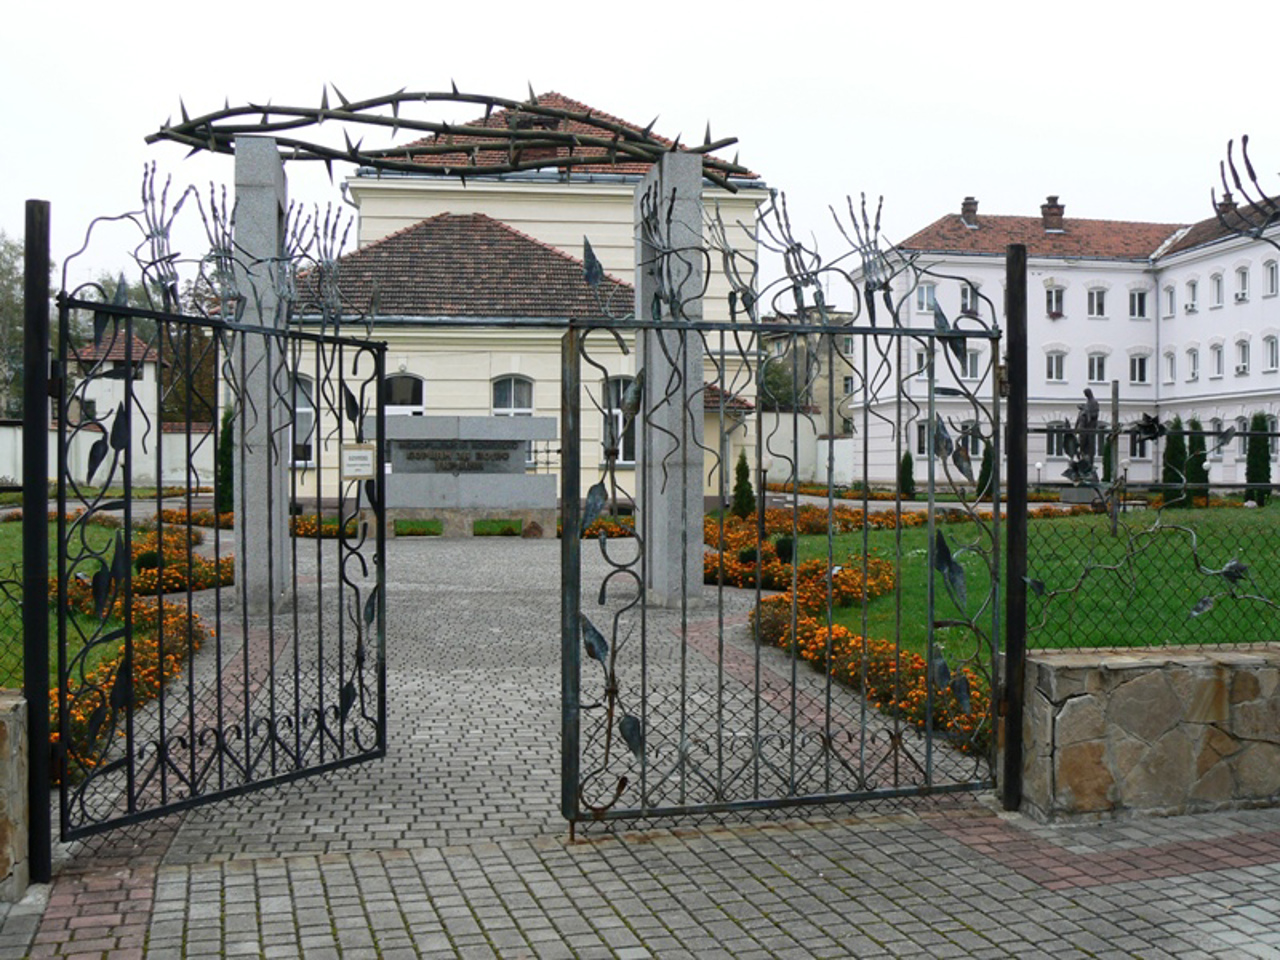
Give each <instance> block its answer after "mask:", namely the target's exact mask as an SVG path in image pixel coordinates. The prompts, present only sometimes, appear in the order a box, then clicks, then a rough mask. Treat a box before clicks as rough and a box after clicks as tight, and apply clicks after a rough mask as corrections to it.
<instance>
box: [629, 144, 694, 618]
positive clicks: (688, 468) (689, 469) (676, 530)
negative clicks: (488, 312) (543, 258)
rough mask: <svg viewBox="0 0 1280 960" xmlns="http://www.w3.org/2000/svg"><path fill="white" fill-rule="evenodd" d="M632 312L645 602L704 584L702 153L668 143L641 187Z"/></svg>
mask: <svg viewBox="0 0 1280 960" xmlns="http://www.w3.org/2000/svg"><path fill="white" fill-rule="evenodd" d="M635 222H636V272H635V278H636V285H635V290H636V318H637V319H638V320H640V321H641V322H645V323H648V322H651V321H653V320H654V319H655V318H656V321H657V324H658V325H657V327H655V328H650V329H645V330H644V331H642V332H641V333H640V335H639V338H638V339H639V343H638V345H637V349H638V354H639V359H638V362H639V363H640V364H641V366H642V368H643V377H644V404H643V412H642V415H641V417H639V418H638V419H637V428H638V429H639V431H640V433H639V436H638V437H637V451H636V457H637V467H636V468H637V475H638V476H637V487H638V491H639V498H638V504H639V511H640V518H639V519H640V524H641V527H640V529H642V530H643V531H644V533H645V538H646V539H645V550H646V552H647V558H646V578H645V579H646V582H645V587H646V590H647V593H648V598H649V602H650V603H652V604H654V605H656V606H660V607H679V606H680V605H681V604H682V603H684V602H688V603H690V604H696V603H697V602H698V601H699V600H700V598H701V594H702V554H703V548H702V515H703V483H702V466H703V451H702V448H701V446H700V444H701V443H703V442H704V441H703V437H702V431H703V412H702V399H701V390H702V386H703V364H702V339H701V337H700V336H699V335H698V333H697V332H696V331H694V330H690V329H688V325H689V324H694V323H697V322H699V321H701V320H702V288H703V274H704V272H705V268H704V259H703V252H702V247H703V241H702V158H701V157H700V156H699V155H697V154H690V153H665V154H663V155H662V157H661V158H660V159H659V161H658V162H657V163H655V164H654V165H653V166H652V167H651V168H650V171H649V173H648V174H647V175H646V176H645V178H644V180H643V181H642V182H641V184H640V186H639V187H638V188H637V189H636V200H635Z"/></svg>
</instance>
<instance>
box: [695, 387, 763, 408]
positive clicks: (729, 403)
mask: <svg viewBox="0 0 1280 960" xmlns="http://www.w3.org/2000/svg"><path fill="white" fill-rule="evenodd" d="M722 396H723V397H724V408H725V409H726V410H744V411H745V410H754V409H755V406H754V405H753V404H752V403H751V401H750V400H748V399H747V398H746V397H742V396H739V395H738V394H736V393H729V392H728V391H727V390H723V389H721V388H720V387H719V386H717V385H716V384H714V383H708V384H706V390H704V391H703V393H702V405H703V408H704V409H707V410H719V409H720V398H721V397H722Z"/></svg>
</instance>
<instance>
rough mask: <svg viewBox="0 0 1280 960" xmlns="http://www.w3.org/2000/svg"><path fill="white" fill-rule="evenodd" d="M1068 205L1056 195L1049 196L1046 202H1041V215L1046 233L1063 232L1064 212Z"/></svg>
mask: <svg viewBox="0 0 1280 960" xmlns="http://www.w3.org/2000/svg"><path fill="white" fill-rule="evenodd" d="M1065 209H1066V207H1065V206H1064V205H1063V204H1061V203H1059V202H1058V198H1057V197H1056V196H1052V197H1049V198H1048V199H1047V200H1046V201H1045V202H1044V203H1042V204H1040V216H1041V218H1042V219H1043V220H1044V231H1045V233H1062V232H1063V230H1064V229H1065V228H1064V227H1063V217H1062V212H1063V211H1064V210H1065Z"/></svg>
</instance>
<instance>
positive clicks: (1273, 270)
mask: <svg viewBox="0 0 1280 960" xmlns="http://www.w3.org/2000/svg"><path fill="white" fill-rule="evenodd" d="M1262 273H1263V276H1264V277H1265V278H1266V292H1265V293H1264V296H1268V297H1274V296H1275V295H1276V294H1278V293H1280V265H1277V264H1276V262H1275V261H1274V260H1268V261H1267V262H1266V263H1264V264H1263V265H1262Z"/></svg>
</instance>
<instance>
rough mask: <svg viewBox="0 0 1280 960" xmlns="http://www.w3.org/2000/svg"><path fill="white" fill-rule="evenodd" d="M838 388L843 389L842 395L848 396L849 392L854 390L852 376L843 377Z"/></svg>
mask: <svg viewBox="0 0 1280 960" xmlns="http://www.w3.org/2000/svg"><path fill="white" fill-rule="evenodd" d="M840 388H841V389H842V390H843V391H844V395H845V396H846V397H847V396H849V394H851V393H853V390H854V385H853V377H845V378H844V379H843V380H841V381H840Z"/></svg>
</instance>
